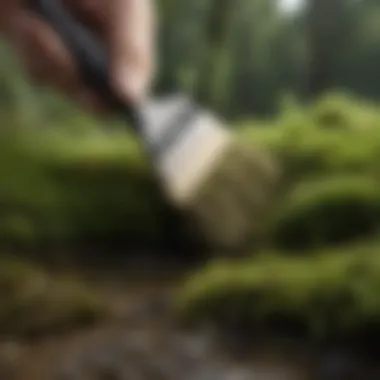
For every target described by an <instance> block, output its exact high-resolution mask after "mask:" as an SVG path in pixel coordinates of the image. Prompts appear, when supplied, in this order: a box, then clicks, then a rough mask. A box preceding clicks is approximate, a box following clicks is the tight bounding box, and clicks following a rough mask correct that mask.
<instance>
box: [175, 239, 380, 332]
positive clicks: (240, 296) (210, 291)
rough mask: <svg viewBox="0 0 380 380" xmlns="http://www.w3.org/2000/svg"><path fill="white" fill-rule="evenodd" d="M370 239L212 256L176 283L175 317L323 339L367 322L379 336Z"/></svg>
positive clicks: (376, 267)
mask: <svg viewBox="0 0 380 380" xmlns="http://www.w3.org/2000/svg"><path fill="white" fill-rule="evenodd" d="M378 247H379V245H378V242H376V243H374V244H367V245H366V244H364V245H362V246H360V245H357V246H351V247H344V248H341V249H339V250H326V251H323V252H319V253H317V254H315V255H314V256H313V257H312V258H299V257H298V258H289V257H284V256H282V255H281V253H279V252H275V253H273V254H270V253H267V255H264V256H263V257H261V258H259V259H249V260H246V261H241V262H240V263H234V264H231V263H229V262H224V263H223V262H219V263H214V264H212V265H210V266H209V267H208V268H206V269H204V270H202V271H201V272H199V273H197V274H195V275H193V276H191V277H190V278H189V280H188V282H187V283H186V284H185V285H184V288H183V290H182V292H181V293H180V295H179V298H178V318H179V320H180V321H181V322H182V323H185V324H192V325H194V324H195V325H197V324H203V323H215V324H217V325H219V327H221V328H222V329H223V328H226V329H227V328H230V327H231V321H232V322H233V323H234V324H235V325H236V326H245V328H246V330H245V331H243V332H242V333H243V334H244V333H247V334H248V333H249V332H250V331H251V329H253V330H254V331H258V332H262V331H267V332H270V331H271V332H272V333H273V331H277V332H280V333H284V334H291V335H293V334H300V332H301V334H302V337H303V338H307V339H328V338H333V337H334V338H335V337H351V336H354V335H355V334H358V333H359V332H360V331H364V330H366V329H367V328H369V327H371V328H372V329H374V330H373V333H374V334H377V335H376V336H377V337H379V336H380V323H377V324H376V323H373V322H374V321H376V320H377V321H378V320H379V318H380V302H379V299H378V297H377V293H378V291H379V289H380V280H379V279H380V259H379V256H378ZM371 321H372V322H371ZM369 322H371V323H369ZM289 326H291V329H289ZM240 332H241V331H240ZM253 339H254V337H253Z"/></svg>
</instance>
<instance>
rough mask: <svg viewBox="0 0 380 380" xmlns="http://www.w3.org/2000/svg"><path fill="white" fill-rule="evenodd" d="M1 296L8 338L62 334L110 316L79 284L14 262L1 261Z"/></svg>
mask: <svg viewBox="0 0 380 380" xmlns="http://www.w3.org/2000/svg"><path fill="white" fill-rule="evenodd" d="M0 295H1V300H2V302H1V306H0V325H1V329H0V330H1V333H2V334H4V335H12V336H31V335H32V336H34V335H45V334H51V333H59V332H62V331H67V330H70V329H74V328H78V327H84V326H88V325H90V324H92V323H94V322H96V321H97V320H100V319H102V318H103V317H104V316H106V315H107V307H106V303H105V301H104V300H103V299H102V298H101V297H100V295H99V294H97V293H96V292H95V291H92V290H91V289H90V288H88V287H87V286H85V285H84V284H83V283H81V282H80V281H79V280H75V279H68V278H60V277H58V278H57V277H53V276H50V275H48V274H47V273H46V272H45V271H43V270H42V269H41V268H38V267H35V266H32V265H29V264H27V263H25V262H20V261H15V260H14V259H2V260H1V268H0Z"/></svg>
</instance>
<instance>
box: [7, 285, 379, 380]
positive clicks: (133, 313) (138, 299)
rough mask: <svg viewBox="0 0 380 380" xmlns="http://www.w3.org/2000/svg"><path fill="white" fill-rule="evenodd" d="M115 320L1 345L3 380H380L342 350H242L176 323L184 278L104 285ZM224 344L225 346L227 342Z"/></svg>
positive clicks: (205, 330)
mask: <svg viewBox="0 0 380 380" xmlns="http://www.w3.org/2000/svg"><path fill="white" fill-rule="evenodd" d="M98 286H99V287H100V288H101V289H102V291H103V292H105V295H106V296H107V298H108V300H109V302H110V304H111V305H112V307H113V308H114V310H115V315H116V318H115V319H114V320H112V321H110V322H108V323H106V324H104V325H101V326H97V327H92V328H89V329H87V330H81V331H77V332H71V333H69V334H66V335H63V336H59V337H55V338H48V339H44V340H40V341H38V342H34V343H29V344H23V343H22V342H16V341H4V342H2V343H0V380H3V379H4V380H314V379H315V380H330V379H331V380H350V379H353V380H354V379H355V380H356V379H357V380H379V379H380V370H379V368H375V367H374V368H372V367H370V366H368V364H366V365H363V364H362V363H361V362H360V361H358V360H357V359H356V358H352V357H350V356H349V355H348V354H347V355H346V354H342V352H341V351H331V352H326V353H324V354H323V355H320V354H316V352H313V350H312V349H309V348H307V347H305V346H302V345H301V344H298V343H297V344H296V343H294V342H289V341H288V342H284V341H283V342H281V343H280V342H274V341H272V342H270V343H269V342H267V343H266V344H264V343H261V344H259V345H256V347H254V345H252V347H251V348H250V350H249V352H248V353H247V352H245V354H244V355H243V354H240V353H239V347H238V346H239V345H238V344H236V341H235V342H234V343H232V341H228V340H225V339H224V340H222V339H221V338H220V336H219V334H218V333H217V332H216V331H215V329H213V328H212V327H210V326H204V327H202V328H201V327H200V328H199V329H197V330H196V331H191V332H190V331H182V330H180V329H179V328H178V327H175V325H174V324H173V323H172V321H171V312H170V311H171V301H172V299H173V292H174V291H175V290H176V289H177V287H178V280H176V279H172V278H171V279H169V280H165V281H162V280H160V281H152V280H150V281H130V282H128V283H125V282H124V284H123V285H121V284H120V283H116V282H114V283H113V282H111V281H103V282H102V283H100V284H98ZM222 342H223V343H222Z"/></svg>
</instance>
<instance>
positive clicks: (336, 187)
mask: <svg viewBox="0 0 380 380" xmlns="http://www.w3.org/2000/svg"><path fill="white" fill-rule="evenodd" d="M281 202H282V206H280V207H279V209H278V212H277V215H276V217H275V218H274V221H273V230H272V237H273V243H274V245H275V246H277V247H279V248H284V249H288V250H289V249H290V250H295V249H301V250H304V249H315V248H318V247H323V246H326V245H330V244H336V243H342V242H346V241H349V240H355V239H358V238H363V237H365V236H371V235H373V234H374V233H376V232H377V231H378V229H379V225H380V191H379V185H378V183H377V182H376V181H374V180H373V179H371V178H367V177H358V176H346V177H340V178H339V177H337V178H324V179H320V180H314V181H308V182H305V183H301V184H299V185H298V186H296V188H295V189H293V191H292V192H291V193H290V194H288V196H286V197H285V198H284V199H283V200H282V201H281Z"/></svg>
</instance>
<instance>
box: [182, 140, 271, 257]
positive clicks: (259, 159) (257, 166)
mask: <svg viewBox="0 0 380 380" xmlns="http://www.w3.org/2000/svg"><path fill="white" fill-rule="evenodd" d="M276 178H277V172H276V168H275V166H274V165H273V162H272V161H271V160H270V159H269V157H267V156H266V155H265V154H264V153H263V152H259V151H256V150H254V149H253V148H252V147H251V146H246V145H244V144H243V143H242V142H241V141H239V140H232V141H231V145H230V147H229V149H227V150H226V151H225V152H224V155H223V157H222V158H221V159H220V160H218V164H217V165H216V167H215V168H214V170H213V171H212V172H211V173H210V174H209V176H208V177H207V179H205V181H204V182H203V184H202V186H200V187H199V188H198V191H197V192H196V194H194V196H193V199H192V202H191V204H190V205H188V208H187V212H188V214H189V215H190V217H191V220H192V223H193V225H194V226H195V227H196V229H197V230H198V231H199V233H200V234H201V235H202V237H203V238H204V240H205V241H206V242H207V243H208V244H209V245H210V246H211V247H213V248H215V249H221V250H231V251H234V250H236V251H237V250H239V249H240V248H243V247H244V246H245V244H246V243H247V241H249V240H250V239H251V238H252V239H254V236H255V233H256V232H257V231H258V230H260V227H261V224H262V221H263V216H264V215H265V212H266V210H267V208H268V206H269V205H270V199H271V195H272V194H273V189H274V187H275V183H276Z"/></svg>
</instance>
